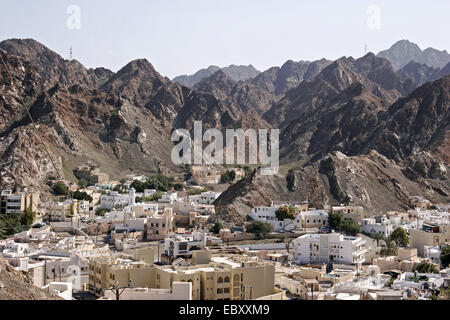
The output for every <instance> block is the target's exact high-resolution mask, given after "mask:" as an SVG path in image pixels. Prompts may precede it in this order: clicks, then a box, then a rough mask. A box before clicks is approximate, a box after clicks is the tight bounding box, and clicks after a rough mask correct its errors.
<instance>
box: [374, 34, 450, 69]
mask: <svg viewBox="0 0 450 320" xmlns="http://www.w3.org/2000/svg"><path fill="white" fill-rule="evenodd" d="M378 57H381V58H386V59H388V60H389V61H390V62H391V63H392V66H393V67H394V68H395V70H399V69H401V68H403V67H404V66H406V65H407V64H408V63H410V62H411V61H414V62H417V63H420V64H426V65H427V66H429V67H433V68H437V69H441V68H443V67H444V66H445V65H446V64H448V63H449V62H450V54H449V53H448V52H447V51H445V50H443V51H439V50H436V49H433V48H427V49H425V50H423V51H422V50H421V49H420V47H419V46H418V45H417V44H415V43H413V42H410V41H408V40H401V41H398V42H397V43H395V44H394V45H393V46H392V47H391V48H390V49H388V50H384V51H381V52H380V53H378Z"/></svg>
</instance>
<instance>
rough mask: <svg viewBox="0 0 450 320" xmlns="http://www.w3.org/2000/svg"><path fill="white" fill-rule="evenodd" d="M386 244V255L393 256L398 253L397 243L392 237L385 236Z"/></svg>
mask: <svg viewBox="0 0 450 320" xmlns="http://www.w3.org/2000/svg"><path fill="white" fill-rule="evenodd" d="M383 241H384V244H383V245H382V247H383V248H384V255H385V256H393V255H395V254H397V244H396V243H395V241H394V240H393V239H392V238H391V237H386V236H383Z"/></svg>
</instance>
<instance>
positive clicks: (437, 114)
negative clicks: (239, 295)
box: [213, 71, 450, 222]
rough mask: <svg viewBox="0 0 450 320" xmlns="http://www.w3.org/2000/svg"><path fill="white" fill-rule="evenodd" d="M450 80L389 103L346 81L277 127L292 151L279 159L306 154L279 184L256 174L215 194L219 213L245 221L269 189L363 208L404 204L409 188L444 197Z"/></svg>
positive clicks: (281, 195) (372, 210)
mask: <svg viewBox="0 0 450 320" xmlns="http://www.w3.org/2000/svg"><path fill="white" fill-rule="evenodd" d="M327 72H330V71H327ZM332 74H335V73H332ZM341 74H344V73H341ZM319 77H320V76H318V78H319ZM341 81H342V79H341ZM449 81H450V76H447V77H445V78H443V79H440V80H437V81H435V82H432V83H427V84H425V85H423V86H421V87H420V88H418V89H416V90H414V91H413V92H412V93H411V94H410V95H409V96H407V97H405V98H400V99H398V100H397V101H396V102H395V103H393V104H392V105H391V106H389V105H386V104H385V102H386V100H383V99H382V98H380V97H379V96H377V95H375V94H374V93H372V91H371V90H369V89H368V88H367V87H366V86H365V85H363V84H362V83H360V82H356V83H353V84H351V85H350V86H349V87H347V88H346V89H344V90H343V91H342V92H341V93H339V94H337V95H335V96H334V97H330V98H329V100H328V102H325V103H323V104H321V105H318V106H317V107H316V109H315V112H313V113H311V114H308V113H305V116H306V120H305V119H303V117H302V118H299V119H297V120H296V121H295V122H298V123H299V125H298V126H295V124H296V123H293V122H291V123H290V126H292V129H291V128H289V127H288V129H284V130H285V132H283V130H282V137H281V143H282V144H284V143H285V140H286V139H291V142H290V143H288V144H287V145H286V146H287V148H286V149H288V148H289V149H292V150H293V151H291V152H288V153H286V151H285V153H284V159H286V157H287V156H286V155H288V156H292V157H293V158H295V159H298V158H299V155H304V156H303V157H300V160H301V162H300V163H302V164H301V166H300V167H299V168H296V169H293V170H290V172H289V174H288V175H287V177H286V181H285V184H283V181H282V178H283V177H282V176H281V175H280V176H271V177H266V176H261V175H258V174H254V175H253V176H252V177H251V178H249V179H246V180H242V181H240V182H239V183H238V184H236V185H235V186H233V187H231V188H230V189H228V190H227V191H226V192H224V193H223V194H222V195H221V196H220V197H219V198H218V199H217V200H216V202H215V205H216V212H217V218H220V219H223V218H224V217H231V219H232V220H233V221H235V222H242V221H245V219H246V216H247V215H248V214H249V213H250V211H251V207H252V206H254V205H266V202H267V199H268V197H267V194H271V195H272V197H271V199H272V200H278V201H287V200H292V199H293V198H294V199H295V200H296V201H309V202H310V204H311V206H313V207H321V206H322V205H323V204H332V205H333V204H341V203H343V204H352V205H360V206H363V207H365V208H366V210H367V212H368V213H369V214H379V213H383V212H386V211H388V210H406V209H408V208H409V197H411V196H414V195H422V196H424V197H426V198H427V199H429V200H431V201H433V202H445V201H448V196H449V190H450V179H449V176H448V170H449V165H448V163H449V157H450V149H449V145H450V143H449V137H450V134H449V132H450V130H449V129H450V127H449V126H450V117H449V105H450V103H449V95H450V82H449ZM292 107H293V108H296V105H293V106H292ZM290 129H291V130H290ZM282 156H283V155H282ZM274 181H277V183H275V182H274ZM285 188H287V189H288V190H289V191H287V192H286V189H285ZM227 212H229V213H230V214H229V215H227ZM213 220H214V217H213Z"/></svg>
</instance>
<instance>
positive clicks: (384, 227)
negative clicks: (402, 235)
mask: <svg viewBox="0 0 450 320" xmlns="http://www.w3.org/2000/svg"><path fill="white" fill-rule="evenodd" d="M379 221H380V222H377V221H376V219H374V218H367V219H361V227H362V231H363V232H364V233H367V234H374V233H377V234H381V235H384V236H385V237H388V236H389V235H390V234H391V233H392V232H393V231H394V230H393V229H394V227H393V225H392V222H391V221H390V220H389V219H388V218H387V217H386V216H382V217H380V219H379Z"/></svg>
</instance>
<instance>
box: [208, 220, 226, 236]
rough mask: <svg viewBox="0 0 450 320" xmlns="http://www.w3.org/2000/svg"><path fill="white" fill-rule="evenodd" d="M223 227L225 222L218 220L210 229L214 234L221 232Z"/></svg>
mask: <svg viewBox="0 0 450 320" xmlns="http://www.w3.org/2000/svg"><path fill="white" fill-rule="evenodd" d="M222 229H223V224H222V223H220V222H216V223H215V224H214V225H213V226H212V227H211V229H209V231H211V232H212V233H214V234H219V232H220V230H222Z"/></svg>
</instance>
